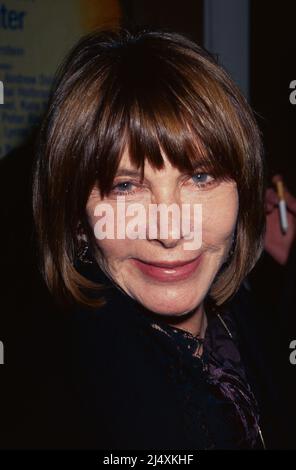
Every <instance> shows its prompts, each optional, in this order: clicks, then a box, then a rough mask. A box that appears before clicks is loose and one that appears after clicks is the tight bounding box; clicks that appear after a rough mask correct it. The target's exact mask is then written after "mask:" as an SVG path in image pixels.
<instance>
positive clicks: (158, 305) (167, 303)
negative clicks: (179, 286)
mask: <svg viewBox="0 0 296 470" xmlns="http://www.w3.org/2000/svg"><path fill="white" fill-rule="evenodd" d="M141 303H142V304H143V305H144V307H145V308H147V309H148V310H150V311H152V312H154V313H158V314H161V315H174V316H182V315H186V314H187V313H189V312H191V311H192V310H194V309H195V308H197V307H198V305H199V304H200V302H199V299H196V300H195V301H194V302H190V303H188V301H187V302H176V301H175V300H165V299H161V300H159V302H157V301H155V300H154V301H153V302H149V301H147V302H145V301H144V300H143V299H142V302H141Z"/></svg>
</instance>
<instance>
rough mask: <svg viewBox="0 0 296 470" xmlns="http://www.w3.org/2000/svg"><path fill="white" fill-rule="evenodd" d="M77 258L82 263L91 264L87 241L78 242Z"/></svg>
mask: <svg viewBox="0 0 296 470" xmlns="http://www.w3.org/2000/svg"><path fill="white" fill-rule="evenodd" d="M77 257H78V259H79V260H80V261H81V262H82V263H85V264H93V260H92V259H91V258H90V253H89V245H88V243H87V241H85V240H83V239H82V240H81V242H80V246H79V249H78V252H77Z"/></svg>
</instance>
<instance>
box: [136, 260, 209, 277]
mask: <svg viewBox="0 0 296 470" xmlns="http://www.w3.org/2000/svg"><path fill="white" fill-rule="evenodd" d="M201 258H202V255H199V256H198V257H196V258H194V259H193V260H190V261H176V262H153V263H150V262H147V261H142V260H139V259H133V260H132V261H133V263H134V264H135V265H136V267H137V268H138V269H139V270H140V271H141V272H142V273H143V274H144V275H145V276H148V277H150V278H152V279H155V280H157V281H162V282H170V281H180V280H184V279H187V278H188V277H190V276H191V275H192V274H193V273H194V272H195V270H196V269H197V267H198V265H199V264H200V261H201Z"/></svg>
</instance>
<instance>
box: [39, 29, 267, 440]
mask: <svg viewBox="0 0 296 470" xmlns="http://www.w3.org/2000/svg"><path fill="white" fill-rule="evenodd" d="M261 154H262V149H261V140H260V135H259V132H258V128H257V125H256V123H255V120H254V117H253V115H252V112H251V110H250V108H249V106H248V104H247V102H246V100H245V99H244V98H243V96H242V95H241V94H240V92H239V90H238V88H237V87H236V86H235V84H234V83H233V82H232V81H231V79H230V78H229V77H228V76H227V74H226V73H225V71H224V70H223V69H222V68H221V67H220V66H219V65H218V64H217V63H216V62H215V60H214V59H213V58H212V57H211V56H210V55H209V54H208V53H207V52H205V51H204V50H203V49H201V48H200V47H199V46H197V45H196V44H194V43H192V42H191V41H189V40H188V39H186V38H185V37H183V36H181V35H179V34H175V33H170V32H161V31H149V30H142V31H136V32H131V31H127V30H121V29H119V30H110V31H99V32H95V33H92V34H91V35H89V36H87V37H85V38H83V39H82V40H81V41H80V42H79V43H78V44H77V45H76V47H74V49H73V50H72V51H71V53H70V54H69V56H68V57H67V59H66V61H65V63H64V65H63V67H62V68H61V70H60V74H59V76H58V79H57V82H56V86H55V90H54V92H53V94H52V97H51V102H50V106H49V110H48V113H47V116H46V118H45V121H44V124H43V127H42V131H41V136H40V151H39V155H38V158H37V161H36V167H35V173H34V217H35V223H36V229H37V236H38V241H39V247H40V259H41V270H42V273H43V276H44V278H45V280H46V283H47V285H48V288H49V290H50V291H51V292H52V294H53V295H54V296H55V298H56V299H57V300H58V302H59V304H60V305H66V306H69V307H70V310H72V311H74V312H75V313H74V314H73V315H72V319H73V325H74V330H73V364H74V365H75V366H74V371H73V372H74V373H73V377H74V381H75V379H76V382H75V389H76V392H77V393H78V395H77V397H78V400H79V403H80V404H82V412H81V417H82V418H81V419H82V420H84V421H82V422H83V423H84V426H85V427H84V428H83V433H82V434H83V435H84V439H83V437H81V439H82V440H81V441H80V443H79V445H81V446H89V447H95V448H101V449H110V448H113V449H114V448H117V449H153V448H154V449H185V448H187V449H226V448H230V449H236V448H260V447H264V440H263V437H262V431H261V428H260V419H261V418H260V409H258V399H259V395H260V393H258V395H256V398H255V395H254V392H255V390H256V384H254V385H252V384H251V382H252V371H250V362H248V358H247V356H248V355H247V354H245V358H242V356H241V354H243V351H242V350H241V351H240V338H239V335H238V334H237V331H236V322H235V320H234V317H233V316H232V314H231V309H230V308H229V300H230V299H231V298H232V297H233V296H234V294H235V293H236V292H237V291H238V290H239V287H240V286H241V285H242V283H243V281H244V278H245V277H246V275H247V274H248V273H249V272H250V270H251V269H252V268H253V266H254V264H255V263H256V261H257V260H258V258H259V256H260V254H261V251H262V236H263V230H264V204H263V195H264V188H263V168H262V155H261ZM172 206H173V208H174V209H172V212H170V209H169V208H171V207H172ZM160 207H162V208H164V209H166V210H167V213H166V214H167V216H166V215H165V210H164V212H163V213H161V210H160V212H159V217H158V216H157V211H158V209H160ZM151 208H152V209H151ZM155 208H156V209H157V210H156V209H155ZM136 209H137V210H136ZM150 209H151V212H150ZM153 210H154V211H156V212H153ZM174 210H175V212H174ZM137 211H138V212H137ZM155 213H156V217H155ZM170 213H172V214H173V213H174V217H175V218H174V217H173V215H172V216H171V218H172V220H169V217H168V214H170ZM135 214H136V215H135ZM153 215H154V216H153ZM161 228H165V229H166V230H161ZM114 229H115V230H114ZM190 240H191V242H190ZM254 335H255V333H254ZM253 340H254V337H252V341H253ZM242 349H243V348H242ZM256 359H257V360H258V362H259V358H256ZM81 426H82V425H81ZM86 430H87V431H86Z"/></svg>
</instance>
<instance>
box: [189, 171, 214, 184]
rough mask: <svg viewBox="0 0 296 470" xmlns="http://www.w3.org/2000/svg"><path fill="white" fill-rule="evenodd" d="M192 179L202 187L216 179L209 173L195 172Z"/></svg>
mask: <svg viewBox="0 0 296 470" xmlns="http://www.w3.org/2000/svg"><path fill="white" fill-rule="evenodd" d="M192 179H193V181H194V183H195V184H196V185H197V186H201V187H204V186H208V185H209V184H212V183H213V182H214V181H215V180H214V178H213V177H212V176H211V175H210V174H209V173H195V175H193V176H192Z"/></svg>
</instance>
